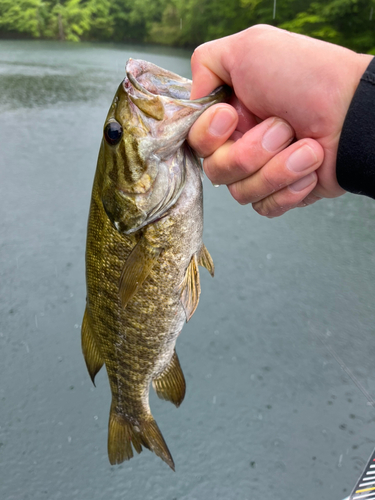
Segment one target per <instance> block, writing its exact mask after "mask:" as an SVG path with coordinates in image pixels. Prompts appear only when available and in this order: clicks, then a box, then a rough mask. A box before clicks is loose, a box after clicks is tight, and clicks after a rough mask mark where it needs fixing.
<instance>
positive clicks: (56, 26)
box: [0, 0, 375, 53]
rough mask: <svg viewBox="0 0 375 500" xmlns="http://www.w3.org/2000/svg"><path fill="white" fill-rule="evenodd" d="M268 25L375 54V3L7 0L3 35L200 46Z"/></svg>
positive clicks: (0, 9) (2, 0) (1, 18)
mask: <svg viewBox="0 0 375 500" xmlns="http://www.w3.org/2000/svg"><path fill="white" fill-rule="evenodd" d="M258 23H266V24H273V25H274V26H280V27H282V28H285V29H288V30H290V31H294V32H296V33H303V34H307V35H310V36H313V37H316V38H320V39H323V40H328V41H331V42H334V43H339V44H341V45H345V46H348V47H350V48H353V49H354V50H357V51H364V52H366V51H369V52H371V53H374V52H375V0H277V3H275V0H230V1H228V0H0V32H1V33H2V35H3V36H4V34H5V35H6V34H7V33H20V34H23V35H24V36H25V35H26V36H30V37H35V38H54V39H60V40H70V41H75V42H78V41H80V40H112V41H119V42H124V41H128V40H132V41H138V42H151V43H158V44H166V45H177V46H196V45H199V44H201V43H203V42H206V41H208V40H212V39H214V38H219V37H223V36H227V35H230V34H232V33H235V32H238V31H240V30H243V29H246V28H247V27H249V26H252V25H253V24H258Z"/></svg>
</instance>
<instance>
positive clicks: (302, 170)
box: [228, 139, 324, 205]
mask: <svg viewBox="0 0 375 500" xmlns="http://www.w3.org/2000/svg"><path fill="white" fill-rule="evenodd" d="M323 159H324V151H323V148H322V146H321V145H320V144H319V143H318V142H316V141H314V140H313V139H302V140H300V141H298V142H296V143H294V144H292V145H291V146H289V147H288V148H286V149H284V150H283V151H281V152H280V153H278V154H277V155H276V156H274V157H273V158H272V159H271V160H270V161H269V162H268V163H266V164H265V165H264V167H263V168H261V169H259V170H258V171H257V172H255V173H254V174H253V175H251V176H250V177H247V178H245V179H243V180H242V181H239V182H235V183H233V184H231V185H229V186H228V187H229V191H230V192H231V194H232V196H233V198H234V199H235V200H237V201H238V202H239V203H241V204H242V205H246V204H247V203H256V202H257V201H260V200H262V199H263V198H266V197H267V196H269V195H270V194H272V193H274V192H276V191H280V189H282V188H283V187H285V186H290V185H291V184H294V183H295V182H297V181H300V180H301V179H302V178H304V177H306V176H307V175H308V174H310V173H311V172H313V171H314V170H316V169H317V168H319V167H320V165H321V164H322V162H323Z"/></svg>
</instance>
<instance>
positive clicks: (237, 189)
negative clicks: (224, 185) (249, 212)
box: [228, 182, 250, 205]
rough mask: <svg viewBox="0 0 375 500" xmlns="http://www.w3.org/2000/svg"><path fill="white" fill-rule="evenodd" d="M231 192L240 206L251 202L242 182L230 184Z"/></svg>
mask: <svg viewBox="0 0 375 500" xmlns="http://www.w3.org/2000/svg"><path fill="white" fill-rule="evenodd" d="M228 189H229V192H230V194H231V195H232V197H233V198H234V199H235V200H236V201H237V202H238V203H239V204H240V205H247V204H248V203H250V202H249V200H248V199H247V196H246V193H244V191H243V189H242V188H241V182H235V183H234V184H230V185H229V186H228Z"/></svg>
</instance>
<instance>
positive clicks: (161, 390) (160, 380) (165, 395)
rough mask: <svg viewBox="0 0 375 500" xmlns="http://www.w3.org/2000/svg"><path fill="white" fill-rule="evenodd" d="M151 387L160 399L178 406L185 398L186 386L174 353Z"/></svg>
mask: <svg viewBox="0 0 375 500" xmlns="http://www.w3.org/2000/svg"><path fill="white" fill-rule="evenodd" d="M152 386H153V388H154V389H155V392H156V394H157V395H158V396H159V398H160V399H164V400H166V401H170V402H171V403H173V404H174V405H176V406H177V407H179V406H180V404H181V403H182V401H183V400H184V397H185V391H186V384H185V377H184V374H183V373H182V370H181V366H180V362H179V360H178V357H177V354H176V351H174V352H173V356H172V359H171V360H170V362H169V364H168V366H167V367H166V368H165V369H164V371H163V372H162V373H161V374H160V375H158V376H157V377H155V378H154V379H153V381H152Z"/></svg>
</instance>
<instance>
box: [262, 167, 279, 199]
mask: <svg viewBox="0 0 375 500" xmlns="http://www.w3.org/2000/svg"><path fill="white" fill-rule="evenodd" d="M260 175H261V181H262V184H263V185H264V186H265V189H266V190H267V192H268V193H274V192H275V191H276V188H279V189H280V188H281V187H282V185H280V184H279V185H277V186H276V182H275V179H274V178H273V177H272V175H271V174H270V172H269V170H268V169H267V168H263V169H261V170H260Z"/></svg>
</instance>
